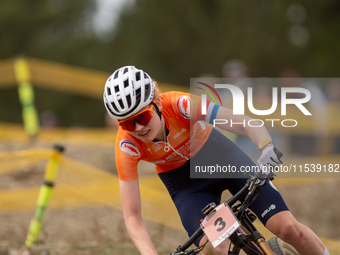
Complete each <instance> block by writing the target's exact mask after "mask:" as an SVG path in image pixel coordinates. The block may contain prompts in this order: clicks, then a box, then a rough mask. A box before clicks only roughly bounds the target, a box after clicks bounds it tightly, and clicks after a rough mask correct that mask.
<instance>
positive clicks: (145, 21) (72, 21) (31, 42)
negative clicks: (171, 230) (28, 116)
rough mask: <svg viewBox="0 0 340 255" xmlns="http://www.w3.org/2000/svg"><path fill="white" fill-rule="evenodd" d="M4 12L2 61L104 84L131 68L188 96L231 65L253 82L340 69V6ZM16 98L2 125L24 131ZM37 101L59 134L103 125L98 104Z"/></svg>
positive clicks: (146, 0)
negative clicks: (46, 66) (34, 64)
mask: <svg viewBox="0 0 340 255" xmlns="http://www.w3.org/2000/svg"><path fill="white" fill-rule="evenodd" d="M307 3H308V4H307ZM0 12H1V15H0V17H1V18H0V32H1V37H0V47H1V51H0V60H3V59H9V58H14V57H16V56H18V55H25V56H27V57H34V58H38V59H42V60H50V61H55V62H58V63H63V64H69V65H74V66H78V67H85V68H90V69H93V70H98V71H104V72H108V74H109V73H112V72H113V71H114V70H115V69H117V68H119V67H121V66H123V65H131V64H133V65H135V66H137V67H139V68H142V69H143V70H145V71H146V72H148V73H150V74H151V76H153V77H154V78H155V79H156V80H157V81H159V82H164V83H170V84H176V85H180V86H183V87H188V86H189V78H190V77H199V76H201V75H205V74H209V75H213V76H215V77H222V75H223V73H222V67H223V65H224V64H225V63H226V61H228V60H232V59H238V60H241V61H242V62H243V63H244V64H245V66H246V68H247V75H248V76H249V77H275V78H277V77H281V76H283V75H285V73H283V72H284V71H285V70H287V69H289V70H294V71H295V72H296V73H299V75H301V76H303V77H337V76H338V73H339V69H340V66H339V64H338V59H339V55H340V45H339V43H338V41H339V36H340V35H339V29H338V24H339V22H340V20H339V19H340V15H339V12H340V4H339V2H338V1H336V0H326V1H322V2H318V3H310V2H309V1H280V0H256V1H252V2H235V1H218V0H211V1H208V0H189V1H185V2H183V1H179V0H174V1H157V0H115V1H109V0H84V1H72V2H70V1H65V0H60V1H53V0H35V1H33V0H27V1H7V0H3V1H1V11H0ZM286 74H287V73H286ZM287 75H290V74H287ZM33 85H34V84H33ZM77 85H78V86H80V84H77ZM103 85H104V84H93V86H97V87H100V86H103ZM16 93H17V92H16V88H2V89H1V93H0V109H6V110H1V111H0V120H3V121H9V122H20V121H21V106H20V104H19V101H18V97H16ZM35 95H36V97H35V104H36V107H37V110H38V112H39V114H40V113H42V112H43V111H45V110H51V109H53V111H54V112H55V114H56V115H57V116H58V118H59V122H58V123H59V125H61V126H72V125H85V126H92V127H98V126H104V125H105V122H104V109H103V107H102V103H101V102H100V101H101V100H100V98H98V100H94V99H93V98H91V99H90V98H88V97H82V96H79V95H74V94H70V93H62V92H56V91H51V90H50V89H48V90H47V89H41V88H35ZM51 95H53V100H51ZM60 102H62V103H60ZM80 105H82V106H83V107H79V106H80ZM84 107H85V108H84ZM84 109H86V116H85V115H84V114H83V113H84ZM90 109H91V110H90Z"/></svg>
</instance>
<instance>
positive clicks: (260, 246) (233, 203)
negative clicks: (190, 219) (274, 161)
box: [170, 172, 298, 255]
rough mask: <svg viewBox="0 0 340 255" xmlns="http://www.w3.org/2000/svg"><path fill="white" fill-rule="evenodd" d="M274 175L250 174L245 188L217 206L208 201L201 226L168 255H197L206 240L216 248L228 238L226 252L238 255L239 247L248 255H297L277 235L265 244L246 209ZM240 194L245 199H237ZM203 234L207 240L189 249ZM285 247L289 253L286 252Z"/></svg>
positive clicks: (251, 215)
mask: <svg viewBox="0 0 340 255" xmlns="http://www.w3.org/2000/svg"><path fill="white" fill-rule="evenodd" d="M274 176H275V175H274V174H273V173H271V172H270V173H269V174H263V173H260V172H257V173H255V174H254V175H250V174H249V178H248V180H247V182H246V184H245V185H244V187H243V188H242V189H241V190H240V191H238V192H237V193H236V194H235V195H234V196H233V197H231V198H230V199H229V200H227V201H224V202H222V203H221V204H220V205H216V204H215V203H210V204H208V205H207V206H206V207H205V208H203V209H202V213H203V214H205V215H206V217H205V218H204V220H203V221H202V223H201V225H200V227H199V228H198V229H197V230H196V232H195V233H194V234H193V235H192V236H191V237H190V238H189V239H188V240H187V241H186V242H185V243H184V244H183V245H180V246H178V247H177V249H176V251H175V252H173V253H170V255H196V254H198V253H199V252H200V251H202V250H203V248H204V247H205V245H206V244H207V242H208V241H210V243H211V244H212V246H213V247H214V248H216V247H217V246H218V245H219V244H221V243H222V242H224V241H225V240H226V239H229V240H230V246H229V251H228V254H229V255H238V254H240V251H241V250H243V251H244V252H245V253H246V254H248V255H257V254H262V255H285V254H292V255H294V254H296V255H298V253H297V252H296V250H295V249H294V248H293V247H292V246H290V245H288V244H285V245H286V248H283V247H282V242H280V239H279V238H278V237H273V238H271V239H270V240H269V241H268V243H267V242H266V241H265V238H264V237H263V235H262V234H261V233H260V232H259V231H258V230H257V229H256V227H255V226H254V224H253V222H254V221H255V220H256V219H257V217H256V215H255V214H253V213H252V212H251V211H250V210H249V205H250V204H251V203H252V202H253V201H254V200H255V199H256V197H257V195H258V194H259V192H260V190H261V188H262V187H263V186H264V185H266V184H267V183H268V180H270V181H272V180H273V179H274ZM243 197H245V199H244V200H243V202H240V199H241V198H243ZM203 234H205V235H206V236H207V239H208V240H207V241H206V242H205V243H204V244H203V245H202V246H200V247H197V248H194V249H189V247H190V246H191V245H192V244H193V243H194V242H195V241H196V240H198V238H200V237H201V236H202V235H203ZM285 250H287V251H288V252H287V253H286V252H285Z"/></svg>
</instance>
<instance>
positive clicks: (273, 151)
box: [257, 146, 283, 174]
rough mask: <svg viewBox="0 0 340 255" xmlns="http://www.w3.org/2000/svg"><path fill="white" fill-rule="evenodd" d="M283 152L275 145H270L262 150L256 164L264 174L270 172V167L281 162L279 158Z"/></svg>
mask: <svg viewBox="0 0 340 255" xmlns="http://www.w3.org/2000/svg"><path fill="white" fill-rule="evenodd" d="M282 156H283V154H282V152H281V151H279V150H278V149H277V148H276V147H274V146H270V147H267V148H265V149H264V150H263V151H262V154H261V157H260V158H259V159H258V161H257V164H258V166H259V167H260V169H261V170H262V172H263V173H264V174H269V173H270V167H274V166H278V165H280V164H282V161H281V158H282Z"/></svg>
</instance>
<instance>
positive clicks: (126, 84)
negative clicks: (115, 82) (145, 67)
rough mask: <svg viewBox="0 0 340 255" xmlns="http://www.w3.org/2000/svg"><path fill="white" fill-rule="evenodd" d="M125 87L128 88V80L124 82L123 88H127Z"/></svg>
mask: <svg viewBox="0 0 340 255" xmlns="http://www.w3.org/2000/svg"><path fill="white" fill-rule="evenodd" d="M127 87H129V81H128V80H125V81H124V88H127Z"/></svg>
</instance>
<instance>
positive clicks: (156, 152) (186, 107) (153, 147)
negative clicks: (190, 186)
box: [115, 92, 219, 181]
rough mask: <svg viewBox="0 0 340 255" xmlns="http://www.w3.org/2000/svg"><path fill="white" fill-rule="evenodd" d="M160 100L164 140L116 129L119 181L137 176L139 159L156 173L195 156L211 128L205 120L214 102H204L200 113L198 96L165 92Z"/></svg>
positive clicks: (212, 111)
mask: <svg viewBox="0 0 340 255" xmlns="http://www.w3.org/2000/svg"><path fill="white" fill-rule="evenodd" d="M160 99H161V103H162V115H163V117H164V120H165V123H166V127H167V129H168V131H169V133H168V135H167V142H164V141H153V142H150V143H145V142H143V141H141V140H139V139H137V138H135V137H134V136H132V135H131V134H130V133H129V132H128V131H125V130H123V129H122V128H119V129H118V134H117V140H116V148H115V151H116V165H117V169H118V175H119V179H120V180H123V181H132V180H136V179H138V172H137V165H138V162H139V161H140V160H144V161H147V162H151V163H153V164H154V165H155V166H156V172H157V173H158V174H159V173H162V172H167V171H170V170H172V169H176V168H178V167H180V166H182V165H183V164H185V163H186V162H187V160H189V159H190V158H192V157H193V156H195V155H196V154H197V152H198V151H199V150H200V149H201V148H202V146H203V145H204V144H205V142H206V141H207V139H208V138H209V135H210V133H211V131H212V128H213V127H212V126H211V125H208V124H207V123H205V122H208V123H209V122H211V120H213V119H215V116H216V113H217V110H218V107H219V106H218V105H215V104H214V103H212V102H210V101H208V103H207V106H206V107H207V111H206V115H202V114H201V101H200V97H198V96H190V94H187V93H182V92H166V93H163V94H161V95H160Z"/></svg>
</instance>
